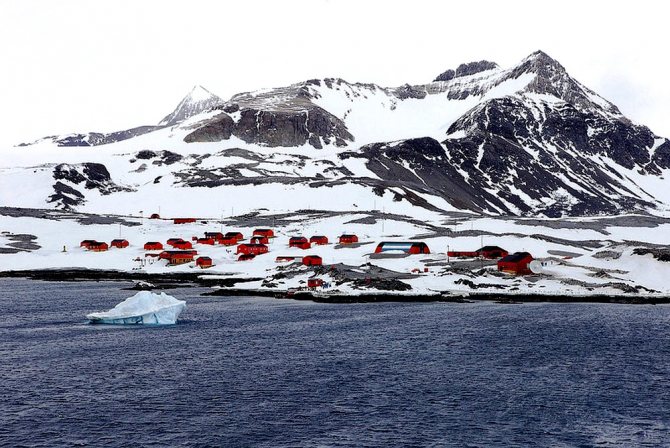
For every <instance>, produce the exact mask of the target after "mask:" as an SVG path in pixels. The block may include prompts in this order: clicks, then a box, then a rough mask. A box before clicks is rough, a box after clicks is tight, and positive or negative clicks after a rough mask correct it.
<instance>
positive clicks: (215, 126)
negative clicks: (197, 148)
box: [184, 113, 235, 143]
mask: <svg viewBox="0 0 670 448" xmlns="http://www.w3.org/2000/svg"><path fill="white" fill-rule="evenodd" d="M234 127H235V122H234V121H233V119H232V118H231V117H230V115H228V114H226V113H221V114H218V115H217V116H216V117H214V118H212V119H211V120H208V121H207V122H206V123H205V124H204V126H202V127H200V128H198V129H196V130H195V131H193V132H191V133H190V134H188V135H187V136H186V137H184V141H185V142H186V143H194V142H220V141H222V140H228V139H229V138H230V136H231V135H233V128H234Z"/></svg>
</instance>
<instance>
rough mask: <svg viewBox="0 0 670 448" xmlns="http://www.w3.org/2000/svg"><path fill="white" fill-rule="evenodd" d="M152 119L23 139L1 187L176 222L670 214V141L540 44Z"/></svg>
mask: <svg viewBox="0 0 670 448" xmlns="http://www.w3.org/2000/svg"><path fill="white" fill-rule="evenodd" d="M145 128H146V129H145ZM145 128H137V129H142V130H143V131H142V132H134V133H131V134H132V135H129V134H128V133H129V132H130V131H123V132H125V133H126V134H123V137H124V138H112V137H109V135H110V134H107V135H103V138H98V137H96V138H93V137H91V135H93V134H82V135H83V136H85V137H81V138H73V137H72V136H69V137H67V140H64V139H63V138H60V139H54V138H50V139H45V140H42V141H38V142H36V143H35V144H32V145H28V146H26V147H22V148H21V153H20V155H17V156H16V157H13V158H12V157H9V158H7V160H8V161H7V162H5V164H4V166H5V168H4V169H2V171H0V191H2V189H3V188H7V187H11V186H13V185H17V184H25V183H27V182H28V181H27V178H30V183H31V185H33V186H34V188H33V189H32V190H31V192H30V194H23V193H20V194H17V195H12V196H11V197H2V202H3V205H15V206H30V207H44V206H46V205H48V206H51V207H59V208H76V209H80V210H83V211H92V212H131V211H132V210H136V209H142V210H147V209H152V208H156V207H157V206H158V205H162V204H168V205H165V206H164V209H165V207H169V208H168V210H170V213H171V214H173V215H179V214H184V213H191V214H196V215H199V216H215V215H217V214H219V213H221V211H222V210H225V209H227V208H229V207H230V209H237V210H239V211H242V210H256V209H262V208H267V209H271V210H286V209H293V210H296V209H300V208H313V207H320V208H328V209H332V210H340V209H341V210H351V209H352V208H356V207H361V208H367V209H371V208H373V207H376V208H378V209H381V208H384V209H385V210H395V211H396V212H398V213H404V214H410V215H412V214H414V213H417V210H423V211H425V212H430V213H441V212H442V211H450V210H463V211H470V212H477V213H487V214H516V215H539V214H543V215H547V216H560V215H593V214H604V213H606V214H612V213H622V212H630V211H650V212H654V213H663V212H665V211H667V210H668V209H669V208H670V194H669V193H668V189H667V183H666V181H665V176H666V175H667V174H668V170H669V169H670V142H669V141H668V140H667V139H665V138H661V137H658V136H656V135H654V134H653V133H652V132H651V131H650V130H649V129H648V128H646V127H644V126H642V125H639V124H636V123H633V122H631V121H630V120H629V119H627V118H626V117H625V116H623V115H622V114H621V112H620V111H619V110H618V109H617V108H616V106H614V105H613V104H611V103H610V102H608V101H607V100H605V99H604V98H602V97H600V96H599V95H598V94H596V93H595V92H593V91H591V90H590V89H588V88H587V87H585V86H583V85H582V84H580V83H579V82H578V81H576V80H575V79H573V78H572V77H570V75H569V74H568V73H567V72H566V70H565V69H564V67H562V66H561V65H560V64H559V63H558V62H557V61H555V60H553V59H552V58H551V57H549V56H548V55H547V54H545V53H543V52H541V51H538V52H535V53H533V54H531V55H529V56H528V57H527V58H525V59H524V60H522V61H521V62H520V63H519V64H517V65H515V66H513V67H511V68H507V69H503V68H501V67H499V66H498V65H497V64H495V63H493V62H488V61H479V62H474V63H469V64H462V65H461V66H459V67H458V68H456V69H455V70H447V71H445V72H444V73H442V74H440V75H439V76H437V78H436V79H435V80H434V81H432V82H429V83H426V84H421V85H408V84H406V85H403V86H400V87H395V88H387V87H380V86H378V85H375V84H360V83H349V82H346V81H344V80H342V79H332V78H328V79H321V80H319V79H315V80H308V81H304V82H300V83H297V84H293V85H290V86H287V87H281V88H274V89H265V90H260V91H256V92H248V93H241V94H237V95H234V96H233V97H232V98H231V99H230V100H228V101H222V100H220V98H218V97H216V96H215V95H212V94H211V93H209V92H208V91H206V90H205V89H202V88H195V89H194V90H193V91H192V92H191V93H190V94H189V95H187V97H186V98H184V100H182V102H181V103H180V104H179V106H178V107H177V109H176V110H175V111H174V112H172V113H171V114H170V115H168V116H167V117H166V118H165V119H164V120H162V121H161V123H160V125H159V126H156V127H145ZM131 131H132V130H131ZM145 131H146V132H145ZM78 142H83V143H86V145H83V144H82V145H78V144H76V143H78ZM65 143H68V144H65ZM58 146H97V147H96V148H94V149H92V148H82V149H76V148H67V150H64V149H63V148H58ZM64 164H65V165H64ZM92 176H93V177H94V179H93V178H92ZM8 196H9V195H8Z"/></svg>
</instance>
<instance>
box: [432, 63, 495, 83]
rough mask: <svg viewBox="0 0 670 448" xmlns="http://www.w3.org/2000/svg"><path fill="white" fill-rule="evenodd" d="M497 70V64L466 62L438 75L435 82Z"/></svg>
mask: <svg viewBox="0 0 670 448" xmlns="http://www.w3.org/2000/svg"><path fill="white" fill-rule="evenodd" d="M494 68H498V64H496V63H495V62H491V61H476V62H468V63H466V64H461V65H459V66H458V67H457V68H456V70H451V69H449V70H447V71H446V72H444V73H442V74H440V75H439V76H438V77H437V78H435V80H434V82H435V81H450V80H452V79H454V78H459V77H461V76H470V75H474V74H476V73H480V72H483V71H486V70H493V69H494Z"/></svg>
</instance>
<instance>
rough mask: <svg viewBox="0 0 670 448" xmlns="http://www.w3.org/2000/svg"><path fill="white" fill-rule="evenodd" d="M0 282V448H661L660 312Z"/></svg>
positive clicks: (667, 353)
mask: <svg viewBox="0 0 670 448" xmlns="http://www.w3.org/2000/svg"><path fill="white" fill-rule="evenodd" d="M127 286H129V284H127V283H118V282H107V283H93V282H86V283H50V282H37V281H28V280H18V279H1V280H0V306H1V312H0V446H45V447H54V446H90V445H93V446H226V447H238V446H239V447H303V446H304V447H313V446H324V447H328V446H338V447H339V446H384V447H386V446H403V447H405V446H412V447H413V446H426V447H441V446H454V447H490V446H504V447H515V446H524V447H525V446H539V447H564V446H565V447H567V446H577V447H591V446H597V447H610V446H611V447H615V446H616V447H634V446H649V447H658V446H670V339H669V337H670V307H669V306H651V305H650V306H635V305H630V306H629V305H607V304H523V305H503V304H496V303H488V302H479V303H472V304H446V303H413V304H399V303H380V304H354V305H327V304H315V303H310V302H296V301H289V300H274V299H266V298H254V297H202V296H200V293H201V292H203V291H204V290H202V289H176V290H171V291H168V293H169V294H171V295H174V296H175V297H177V298H179V299H185V300H186V301H187V302H188V305H187V306H188V308H187V309H186V311H185V312H184V313H183V314H182V320H181V321H180V323H179V324H178V325H176V326H169V327H153V328H152V327H143V328H142V327H113V326H102V325H88V324H87V323H86V321H85V318H84V316H85V315H86V314H87V313H89V312H92V311H102V310H106V309H109V308H111V307H113V306H114V305H116V304H117V303H118V302H119V301H121V300H123V299H124V298H126V297H128V296H130V295H131V294H132V292H131V291H123V290H121V288H122V287H127Z"/></svg>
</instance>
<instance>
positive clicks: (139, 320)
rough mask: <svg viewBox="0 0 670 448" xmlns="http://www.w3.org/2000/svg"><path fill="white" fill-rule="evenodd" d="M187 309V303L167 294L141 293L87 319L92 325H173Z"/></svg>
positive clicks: (89, 315)
mask: <svg viewBox="0 0 670 448" xmlns="http://www.w3.org/2000/svg"><path fill="white" fill-rule="evenodd" d="M185 307H186V302H185V301H183V300H177V299H175V298H174V297H172V296H169V295H167V294H165V293H164V292H162V293H160V294H155V293H153V292H151V291H141V292H138V293H137V294H135V295H134V296H132V297H128V298H127V299H126V300H124V301H123V302H121V303H119V304H118V305H116V306H115V307H114V308H112V309H111V310H109V311H104V312H101V313H91V314H88V315H87V316H86V317H87V318H88V319H89V320H90V321H91V323H92V324H126V325H135V324H151V325H171V324H175V323H177V317H179V314H180V313H181V312H182V311H183V310H184V308H185Z"/></svg>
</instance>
